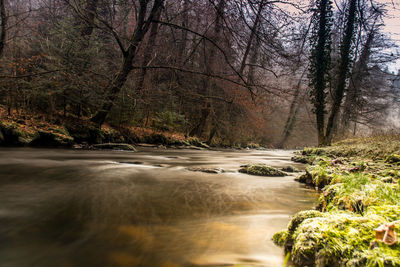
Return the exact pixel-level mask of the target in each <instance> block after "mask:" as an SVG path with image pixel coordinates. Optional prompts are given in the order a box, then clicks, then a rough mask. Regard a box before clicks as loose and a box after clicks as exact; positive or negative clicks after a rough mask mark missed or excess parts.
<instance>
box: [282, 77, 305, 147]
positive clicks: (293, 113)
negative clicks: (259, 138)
mask: <svg viewBox="0 0 400 267" xmlns="http://www.w3.org/2000/svg"><path fill="white" fill-rule="evenodd" d="M305 73H306V72H305V71H304V72H303V74H302V75H301V77H300V78H299V80H298V82H297V85H296V88H295V91H294V96H293V99H292V103H291V104H290V109H289V115H288V117H287V120H286V123H285V127H284V129H283V132H282V139H281V141H280V142H279V145H278V147H280V148H283V146H284V145H285V143H286V141H287V140H288V138H289V137H290V135H291V134H292V131H293V128H294V125H295V124H296V117H297V114H298V112H299V109H300V105H299V96H300V91H301V84H302V80H303V77H304V75H305Z"/></svg>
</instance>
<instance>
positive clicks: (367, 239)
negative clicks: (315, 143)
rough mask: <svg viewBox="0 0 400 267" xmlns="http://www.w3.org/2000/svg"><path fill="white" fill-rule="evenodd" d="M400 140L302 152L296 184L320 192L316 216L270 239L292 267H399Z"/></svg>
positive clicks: (306, 215) (303, 217) (304, 216)
mask: <svg viewBox="0 0 400 267" xmlns="http://www.w3.org/2000/svg"><path fill="white" fill-rule="evenodd" d="M399 154H400V136H399V135H393V136H377V137H370V138H360V139H351V140H346V141H342V142H339V143H337V144H334V145H333V146H331V147H325V148H305V149H304V150H302V151H301V152H299V153H298V155H296V156H295V157H293V160H294V161H297V162H304V163H308V166H307V169H306V172H305V174H303V175H301V176H300V177H298V181H299V182H301V183H306V184H308V185H310V186H313V187H316V188H318V189H319V190H321V195H320V197H319V200H318V205H317V207H316V209H315V210H308V211H302V212H299V213H298V214H296V215H295V216H294V217H293V218H292V220H291V222H290V223H289V225H288V228H287V230H284V231H281V232H278V233H276V234H275V235H274V238H273V239H274V242H275V243H276V244H278V245H280V246H283V247H284V248H285V251H286V253H289V254H290V259H291V260H292V261H293V263H294V264H295V265H297V266H400V245H399V242H398V241H397V238H396V232H399V230H400V224H399V223H397V222H396V221H397V220H399V219H400V188H399V184H400V155H399Z"/></svg>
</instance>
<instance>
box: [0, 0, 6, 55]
mask: <svg viewBox="0 0 400 267" xmlns="http://www.w3.org/2000/svg"><path fill="white" fill-rule="evenodd" d="M0 20H1V33H0V58H1V57H2V56H3V52H4V46H5V44H6V33H7V14H6V0H0Z"/></svg>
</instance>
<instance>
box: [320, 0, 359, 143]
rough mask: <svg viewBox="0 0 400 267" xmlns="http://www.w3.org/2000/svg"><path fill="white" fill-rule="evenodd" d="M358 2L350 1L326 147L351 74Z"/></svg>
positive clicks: (330, 139) (327, 128)
mask: <svg viewBox="0 0 400 267" xmlns="http://www.w3.org/2000/svg"><path fill="white" fill-rule="evenodd" d="M356 7H357V0H350V6H349V12H348V15H347V22H346V29H345V32H344V36H343V42H342V45H341V48H340V65H339V75H338V81H337V87H336V90H335V91H334V96H333V104H332V107H331V112H330V116H329V119H328V124H327V126H326V134H325V140H324V142H325V143H324V144H325V145H330V144H331V143H332V137H333V134H332V133H333V128H334V122H335V120H336V117H337V115H338V113H339V110H340V105H341V104H342V99H343V95H344V91H345V88H346V80H347V76H348V72H349V66H350V57H351V42H352V39H353V36H354V24H355V19H356Z"/></svg>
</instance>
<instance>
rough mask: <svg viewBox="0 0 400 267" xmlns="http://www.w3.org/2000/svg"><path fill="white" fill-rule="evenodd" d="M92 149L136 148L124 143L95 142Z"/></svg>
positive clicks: (133, 149) (130, 149)
mask: <svg viewBox="0 0 400 267" xmlns="http://www.w3.org/2000/svg"><path fill="white" fill-rule="evenodd" d="M93 148H94V149H111V150H126V151H136V149H135V148H134V147H133V146H132V145H130V144H124V143H105V144H95V145H93Z"/></svg>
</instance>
